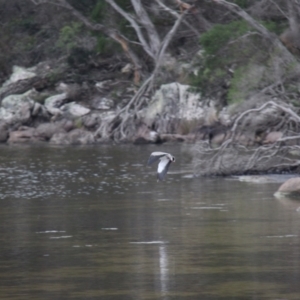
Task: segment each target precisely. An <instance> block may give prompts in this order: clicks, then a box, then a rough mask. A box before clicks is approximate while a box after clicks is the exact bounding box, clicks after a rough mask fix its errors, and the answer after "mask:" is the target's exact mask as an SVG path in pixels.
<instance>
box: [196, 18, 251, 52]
mask: <svg viewBox="0 0 300 300" xmlns="http://www.w3.org/2000/svg"><path fill="white" fill-rule="evenodd" d="M247 31H249V26H248V24H247V23H246V22H245V21H234V22H231V23H229V24H226V25H215V26H214V27H213V28H212V29H211V30H209V31H207V32H205V33H203V34H202V35H201V37H200V43H201V45H202V46H203V48H204V50H205V52H206V53H207V54H208V55H209V54H211V55H215V54H216V53H217V52H218V51H219V50H220V49H221V48H222V47H224V46H226V44H227V43H228V42H229V41H230V40H232V39H235V38H237V37H239V36H241V35H243V34H245V33H246V32H247Z"/></svg>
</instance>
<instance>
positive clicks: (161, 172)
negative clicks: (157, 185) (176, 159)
mask: <svg viewBox="0 0 300 300" xmlns="http://www.w3.org/2000/svg"><path fill="white" fill-rule="evenodd" d="M170 164H171V161H170V160H169V159H168V158H167V157H163V158H162V159H161V160H160V162H159V164H158V168H157V178H158V179H159V180H163V179H164V177H165V176H166V174H167V172H168V169H169V166H170Z"/></svg>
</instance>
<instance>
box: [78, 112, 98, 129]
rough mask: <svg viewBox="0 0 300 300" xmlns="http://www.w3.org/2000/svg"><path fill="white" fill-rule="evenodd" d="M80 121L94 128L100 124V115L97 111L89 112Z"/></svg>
mask: <svg viewBox="0 0 300 300" xmlns="http://www.w3.org/2000/svg"><path fill="white" fill-rule="evenodd" d="M82 123H83V125H84V126H85V127H86V128H96V127H98V126H100V124H101V115H100V114H99V113H91V114H88V115H86V116H84V117H82Z"/></svg>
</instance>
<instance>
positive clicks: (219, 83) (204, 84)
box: [190, 21, 277, 103]
mask: <svg viewBox="0 0 300 300" xmlns="http://www.w3.org/2000/svg"><path fill="white" fill-rule="evenodd" d="M268 26H269V27H270V28H273V30H277V27H276V26H275V25H274V24H273V23H272V22H268ZM200 43H201V45H202V46H203V50H204V51H203V54H202V56H201V58H200V60H199V61H198V63H199V72H198V74H197V75H194V76H191V78H190V79H191V84H192V85H194V86H196V87H199V88H200V89H201V91H203V93H204V94H206V95H210V94H214V95H216V94H218V95H222V94H224V93H225V92H226V89H227V88H228V86H229V89H228V93H227V96H226V97H227V102H229V103H235V102H239V101H242V100H244V99H246V98H247V96H248V95H249V94H251V89H252V90H253V89H256V88H257V87H258V85H259V80H261V77H260V75H261V74H260V73H259V72H260V71H261V70H260V69H259V68H258V67H257V65H259V64H260V63H262V64H263V62H264V61H265V59H266V57H267V55H268V52H267V51H265V52H264V43H263V41H262V39H261V37H260V36H259V35H258V34H256V33H255V31H254V30H253V29H252V28H250V27H249V25H248V24H247V23H246V22H245V21H233V22H231V23H229V24H225V25H216V26H214V27H213V28H212V29H211V30H209V31H208V32H206V33H204V34H202V36H201V38H200ZM258 44H259V45H260V47H259V48H258V47H257V45H258ZM266 47H267V45H266ZM265 49H266V48H265ZM251 65H255V68H253V69H251V68H249V67H248V66H251ZM233 66H234V67H233ZM232 68H233V69H234V73H231V71H230V69H232ZM248 73H249V76H247V74H248ZM258 73H259V74H258ZM232 76H233V77H232Z"/></svg>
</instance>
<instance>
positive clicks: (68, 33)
mask: <svg viewBox="0 0 300 300" xmlns="http://www.w3.org/2000/svg"><path fill="white" fill-rule="evenodd" d="M81 27H82V25H81V23H78V22H72V23H71V24H69V25H66V26H64V27H62V28H61V30H60V33H59V39H58V41H57V46H58V47H60V48H63V49H66V50H67V51H70V50H71V49H72V48H74V47H76V36H77V35H78V34H79V33H80V31H81Z"/></svg>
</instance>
